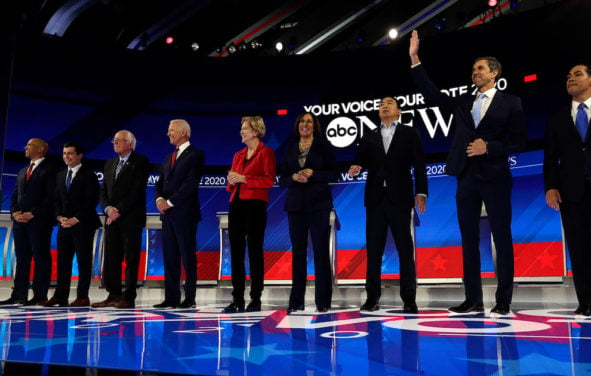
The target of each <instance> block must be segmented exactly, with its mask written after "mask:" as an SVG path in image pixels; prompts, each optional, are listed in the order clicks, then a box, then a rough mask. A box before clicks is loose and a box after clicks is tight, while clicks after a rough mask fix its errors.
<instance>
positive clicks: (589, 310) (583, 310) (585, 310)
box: [575, 304, 591, 316]
mask: <svg viewBox="0 0 591 376" xmlns="http://www.w3.org/2000/svg"><path fill="white" fill-rule="evenodd" d="M575 315H583V316H591V304H579V307H578V308H577V310H576V311H575Z"/></svg>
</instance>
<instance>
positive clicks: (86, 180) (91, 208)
mask: <svg viewBox="0 0 591 376" xmlns="http://www.w3.org/2000/svg"><path fill="white" fill-rule="evenodd" d="M83 156H84V150H83V149H82V146H81V145H80V144H78V143H75V142H67V143H65V144H64V149H63V159H64V163H65V164H66V166H67V167H68V168H67V169H65V170H63V171H60V172H59V173H58V174H57V177H56V188H55V215H56V218H57V220H58V224H59V228H58V232H57V286H56V288H55V293H54V294H53V297H52V298H51V299H49V300H48V301H46V302H44V303H43V304H42V305H43V306H45V307H52V306H60V307H64V306H67V305H68V296H69V295H70V283H71V279H72V263H73V260H74V255H76V261H77V262H78V287H77V289H76V299H75V300H74V301H73V302H72V303H71V304H70V307H86V306H89V305H90V300H89V297H88V289H89V288H90V281H91V278H92V251H93V245H94V242H93V238H94V233H95V231H96V229H97V228H99V227H100V226H101V221H100V219H99V216H98V214H97V213H96V206H97V205H98V201H99V181H98V178H97V177H96V174H95V173H94V171H92V169H91V168H90V167H88V166H86V165H83V164H82V157H83Z"/></svg>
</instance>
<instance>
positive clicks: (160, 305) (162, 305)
mask: <svg viewBox="0 0 591 376" xmlns="http://www.w3.org/2000/svg"><path fill="white" fill-rule="evenodd" d="M153 307H154V308H176V304H174V303H171V302H168V301H166V300H165V301H163V302H162V303H158V304H154V305H153Z"/></svg>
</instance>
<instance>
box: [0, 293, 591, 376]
mask: <svg viewBox="0 0 591 376" xmlns="http://www.w3.org/2000/svg"><path fill="white" fill-rule="evenodd" d="M139 291H140V295H139V298H138V301H137V304H138V306H137V308H136V309H132V310H117V309H114V308H105V309H91V308H43V307H18V306H3V307H0V318H1V320H2V321H1V322H0V341H1V342H0V343H1V351H0V353H1V358H0V359H1V360H2V361H3V367H2V373H1V374H2V375H19V376H33V375H59V376H67V375H85V376H89V375H142V376H153V375H154V376H155V375H165V374H167V375H168V374H175V375H355V376H360V375H589V374H591V318H589V317H583V316H575V315H574V314H573V311H574V309H575V308H576V302H575V301H573V298H572V287H569V286H568V285H561V286H530V287H523V286H522V287H519V288H516V289H515V295H514V296H515V300H514V303H513V305H512V309H513V314H512V315H511V316H510V317H502V318H495V317H491V316H490V309H491V308H492V305H493V304H492V303H491V302H492V299H491V297H492V296H493V294H494V287H490V286H485V290H484V291H485V301H486V302H487V303H486V304H485V305H486V312H485V313H483V314H467V315H456V314H450V313H449V312H448V311H447V308H448V307H449V306H450V305H454V304H457V303H458V302H459V301H461V296H462V293H463V289H462V288H461V286H448V287H445V286H443V287H442V286H438V287H429V286H419V290H418V298H419V299H420V300H419V302H418V305H419V310H420V311H419V314H416V315H413V314H403V313H402V309H401V307H400V302H399V300H398V299H397V292H398V290H397V288H395V287H394V288H384V290H383V291H384V293H383V297H382V309H381V310H379V311H376V312H360V311H359V303H360V302H362V301H363V299H362V297H364V295H365V294H364V292H363V288H362V287H360V286H357V287H340V288H338V289H336V290H335V300H334V304H333V307H332V310H331V311H329V312H328V313H322V314H320V313H316V312H315V306H314V304H313V303H312V302H309V303H308V304H307V306H306V310H305V311H303V312H297V313H293V314H287V312H286V310H285V308H286V302H287V295H288V293H289V287H276V288H273V287H270V288H266V289H265V294H264V295H263V311H262V312H257V313H235V314H222V313H220V312H221V310H222V308H223V307H224V306H225V305H226V304H227V303H228V302H229V301H230V290H229V289H227V288H220V287H207V288H199V289H198V297H197V298H198V304H200V305H199V306H198V307H197V308H196V309H184V310H183V309H168V310H157V309H153V308H151V307H152V305H153V304H155V303H158V302H160V301H161V297H162V290H161V289H148V288H142V289H140V290H139ZM1 292H2V298H4V296H7V295H8V294H9V288H8V287H7V286H5V288H3V289H1ZM92 292H93V294H94V296H91V299H92V300H93V301H99V300H102V299H104V297H105V296H104V295H105V292H104V290H99V289H92ZM73 295H74V294H72V296H73ZM306 296H307V298H308V299H312V298H313V296H314V295H313V289H309V291H308V292H307V295H306ZM450 297H451V299H450ZM541 301H544V302H541ZM274 303H276V304H274Z"/></svg>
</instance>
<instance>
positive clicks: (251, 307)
mask: <svg viewBox="0 0 591 376" xmlns="http://www.w3.org/2000/svg"><path fill="white" fill-rule="evenodd" d="M260 310H261V301H260V300H251V301H250V303H248V305H247V306H246V312H260Z"/></svg>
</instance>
